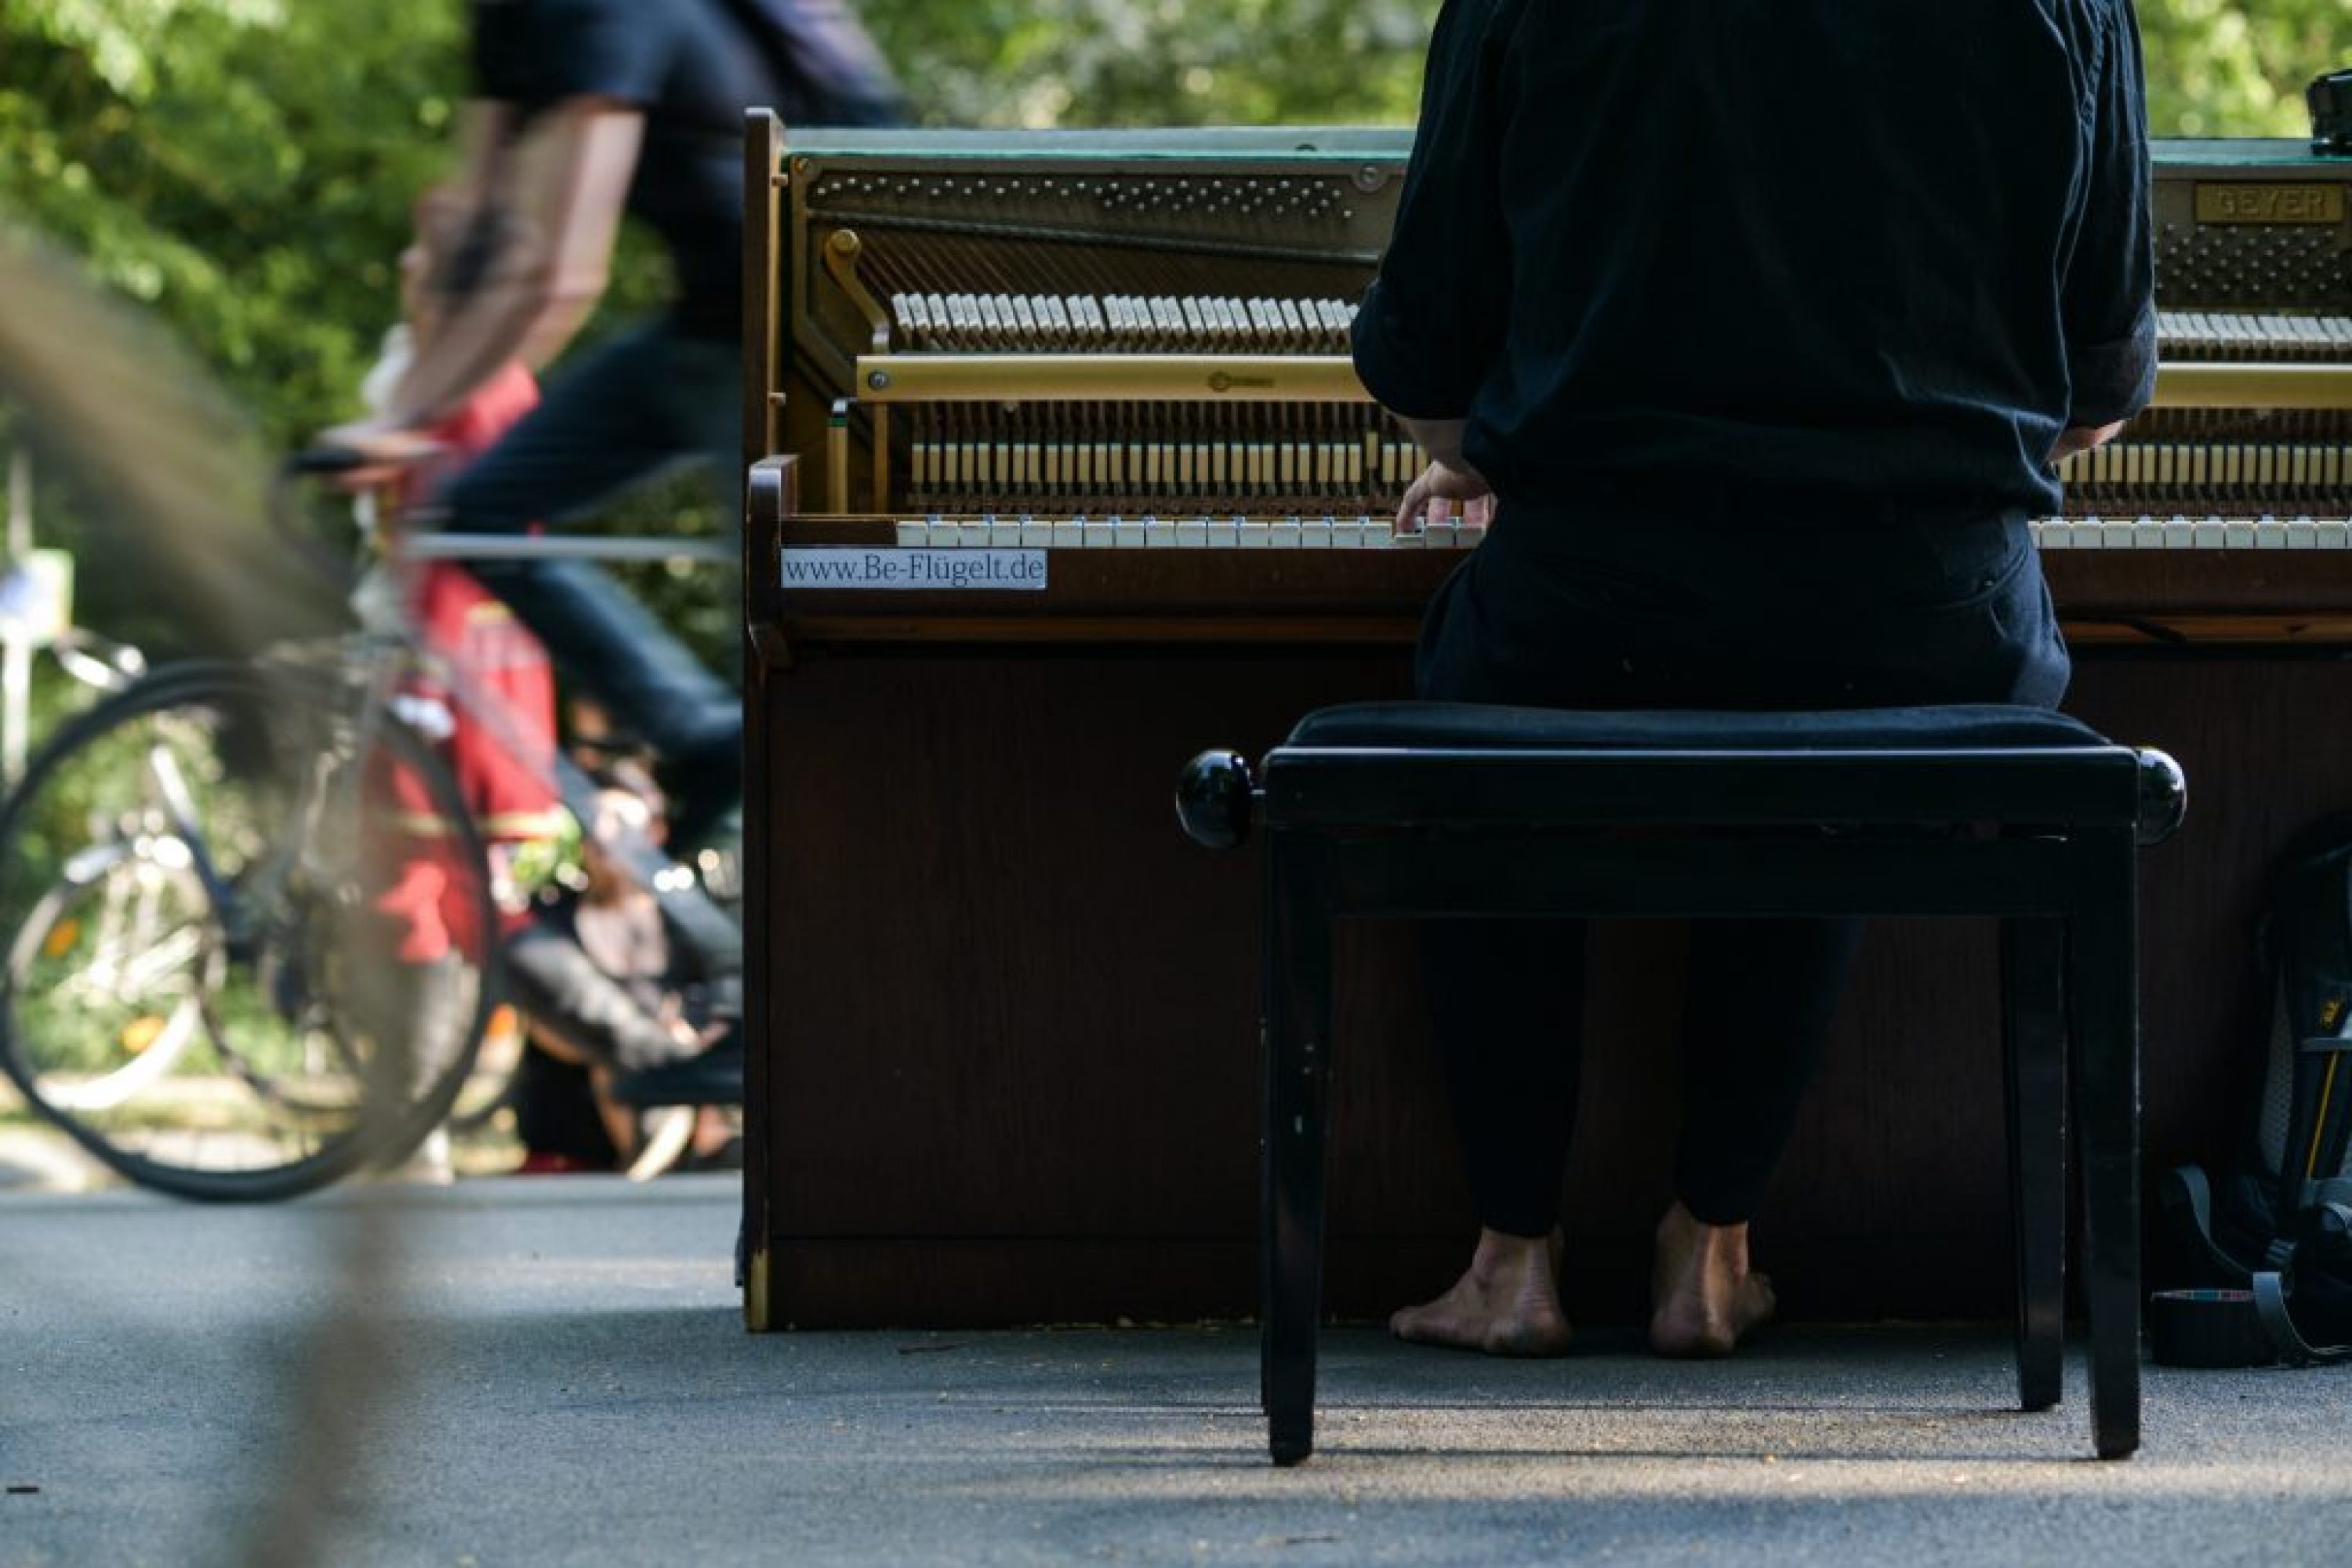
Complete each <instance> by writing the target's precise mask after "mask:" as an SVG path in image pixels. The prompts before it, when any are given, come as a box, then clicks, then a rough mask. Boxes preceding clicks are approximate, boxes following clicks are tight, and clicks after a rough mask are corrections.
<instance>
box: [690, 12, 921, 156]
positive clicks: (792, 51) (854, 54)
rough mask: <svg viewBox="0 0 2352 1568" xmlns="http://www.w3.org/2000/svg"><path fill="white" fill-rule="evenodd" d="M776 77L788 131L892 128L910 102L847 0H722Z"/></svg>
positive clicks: (901, 119) (776, 106) (777, 106)
mask: <svg viewBox="0 0 2352 1568" xmlns="http://www.w3.org/2000/svg"><path fill="white" fill-rule="evenodd" d="M722 3H723V4H724V5H725V6H726V8H727V10H728V12H729V14H730V15H731V16H733V17H734V18H735V21H736V23H737V25H738V26H740V27H741V28H742V29H743V30H744V32H746V33H747V34H749V35H750V36H751V39H752V41H753V42H754V43H755V44H757V45H758V46H759V48H760V52H761V56H762V57H764V58H765V59H766V61H767V64H768V70H769V74H770V75H772V77H773V78H774V79H775V83H776V91H777V94H778V97H779V99H780V101H779V102H777V103H776V104H774V105H773V106H772V107H773V108H774V109H775V110H776V112H777V113H778V114H781V115H782V116H783V120H784V124H785V125H786V126H787V127H788V128H798V127H800V126H804V125H835V126H841V125H847V126H890V125H901V124H904V123H905V122H906V100H905V99H904V98H903V97H902V96H901V95H900V93H899V91H898V82H897V81H896V80H894V79H892V77H891V75H890V68H889V66H888V65H887V63H886V62H885V61H884V60H883V58H882V51H881V50H880V49H878V48H876V47H874V40H873V39H872V38H870V37H866V29H865V28H864V27H861V26H858V24H857V18H856V17H855V16H851V15H850V13H849V8H848V6H847V5H845V4H844V0H722Z"/></svg>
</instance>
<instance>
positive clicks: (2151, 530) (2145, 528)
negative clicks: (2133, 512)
mask: <svg viewBox="0 0 2352 1568" xmlns="http://www.w3.org/2000/svg"><path fill="white" fill-rule="evenodd" d="M2132 548H2133V549H2135V550H2161V549H2163V548H2164V519H2162V518H2160V517H2144V518H2141V519H2140V520H2139V521H2137V522H2136V523H2134V524H2132Z"/></svg>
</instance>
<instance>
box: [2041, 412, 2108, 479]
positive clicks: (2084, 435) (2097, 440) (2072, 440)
mask: <svg viewBox="0 0 2352 1568" xmlns="http://www.w3.org/2000/svg"><path fill="white" fill-rule="evenodd" d="M2123 430H2124V421H2122V420H2120V419H2118V420H2116V422H2115V423H2114V424H2112V425H2070V426H2067V427H2066V428H2065V429H2063V430H2061V431H2060V432H2059V433H2058V444H2057V445H2056V446H2055V447H2052V448H2050V466H2051V467H2052V468H2056V467H2057V466H2058V465H2059V464H2061V463H2063V462H2064V461H2065V460H2066V459H2067V458H2071V457H2073V456H2074V454H2075V453H2077V452H2087V451H2089V450H2090V449H2091V448H2092V447H2104V446H2105V445H2106V444H2107V443H2108V442H2110V441H2112V440H2114V439H2115V438H2116V437H2118V436H2120V435H2122V434H2123Z"/></svg>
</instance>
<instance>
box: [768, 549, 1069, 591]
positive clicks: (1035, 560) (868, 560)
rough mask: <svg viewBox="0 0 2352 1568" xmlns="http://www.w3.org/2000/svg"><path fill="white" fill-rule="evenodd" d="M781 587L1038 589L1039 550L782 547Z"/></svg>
mask: <svg viewBox="0 0 2352 1568" xmlns="http://www.w3.org/2000/svg"><path fill="white" fill-rule="evenodd" d="M783 556H784V586H785V587H786V588H806V589H825V588H868V589H870V588H884V589H889V588H898V589H907V590H939V589H965V590H971V589H982V590H993V591H996V592H1001V593H1040V592H1043V591H1044V589H1045V556H1046V552H1045V551H1043V550H898V549H887V550H880V549H877V550H868V549H866V548H865V547H863V546H861V545H855V544H830V545H819V546H814V547H810V548H806V549H797V550H786V551H785V552H783Z"/></svg>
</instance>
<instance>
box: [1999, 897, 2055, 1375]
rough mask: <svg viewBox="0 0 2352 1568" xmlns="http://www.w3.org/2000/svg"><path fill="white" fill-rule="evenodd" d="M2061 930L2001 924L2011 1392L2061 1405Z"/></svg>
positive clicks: (2044, 924) (2047, 924)
mask: <svg viewBox="0 0 2352 1568" xmlns="http://www.w3.org/2000/svg"><path fill="white" fill-rule="evenodd" d="M2065 951H2066V948H2065V928H2064V927H2063V925H2061V924H2060V923H2059V922H2057V921H2047V920H2033V921H2028V920H2011V921H2002V922H2001V928H2000V963H2001V987H2000V994H2001V1054H2002V1057H2003V1063H2002V1066H2003V1076H2004V1078H2005V1080H2006V1082H2007V1084H2008V1087H2009V1194H2010V1219H2011V1234H2012V1237H2013V1239H2014V1241H2015V1245H2016V1248H2017V1394H2018V1403H2019V1405H2021V1406H2022V1407H2023V1408H2025V1409H2027V1410H2047V1409H2049V1408H2050V1407H2051V1406H2052V1405H2055V1404H2057V1403H2058V1400H2059V1397H2060V1394H2061V1393H2062V1391H2063V1387H2064V1382H2065V1355H2066V1018H2065V1013H2064V1010H2063V1009H2064V1005H2065V985H2064V967H2063V966H2064V963H2065Z"/></svg>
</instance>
